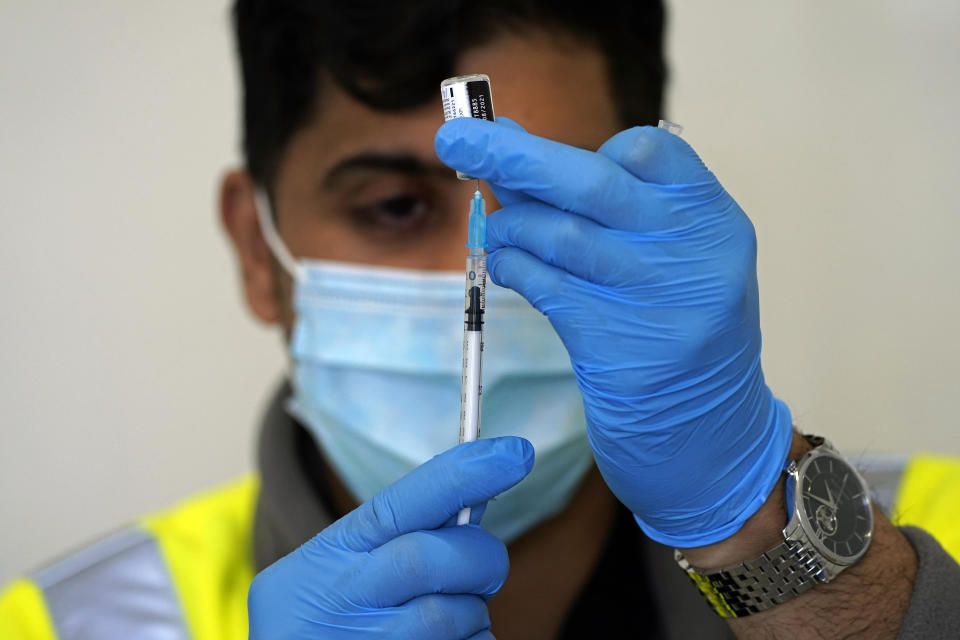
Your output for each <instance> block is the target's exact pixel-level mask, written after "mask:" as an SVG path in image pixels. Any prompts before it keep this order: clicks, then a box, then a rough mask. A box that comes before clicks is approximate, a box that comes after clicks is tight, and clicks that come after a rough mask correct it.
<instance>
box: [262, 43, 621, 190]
mask: <svg viewBox="0 0 960 640" xmlns="http://www.w3.org/2000/svg"><path fill="white" fill-rule="evenodd" d="M454 71H455V74H456V75H462V74H467V73H486V74H487V75H489V76H490V83H491V86H492V90H493V104H494V110H495V113H496V114H497V115H498V116H508V117H510V118H512V119H513V120H515V121H517V122H519V123H520V124H521V125H523V126H524V127H526V128H527V130H529V131H530V132H531V133H535V134H537V135H542V136H545V137H549V138H552V139H555V140H560V141H563V142H567V143H568V144H573V145H577V146H581V147H586V148H596V147H597V146H599V145H600V144H601V143H602V142H603V141H604V140H605V139H606V138H607V137H609V136H610V135H612V134H613V133H614V132H615V131H616V130H617V128H618V127H617V118H616V110H615V108H614V105H613V101H612V100H611V95H612V94H611V88H610V85H609V82H608V76H607V71H606V61H605V59H604V58H603V56H602V55H601V54H600V53H599V52H598V51H597V50H595V49H594V48H593V47H590V46H589V45H586V44H583V43H580V42H578V41H574V40H572V39H569V38H558V37H557V36H556V35H555V34H554V35H551V34H548V33H540V32H533V33H531V34H525V35H523V36H514V35H509V36H503V37H500V38H498V39H497V40H495V41H493V42H491V43H490V44H488V45H485V46H482V47H476V48H474V49H470V50H468V51H466V52H465V53H464V54H463V55H462V56H461V57H460V59H459V60H458V61H457V65H456V68H455V70H454ZM442 79H443V78H438V79H437V98H436V100H435V101H430V102H428V103H427V104H424V105H421V106H419V107H416V108H413V109H409V110H405V111H400V112H396V111H394V112H390V111H379V110H376V109H373V108H371V107H368V106H366V105H364V104H362V103H361V102H359V101H357V100H355V99H354V98H352V97H351V96H350V95H348V94H347V93H346V92H344V91H343V90H342V89H340V88H339V87H338V86H337V85H336V84H335V83H332V82H324V83H323V85H322V86H321V92H320V93H321V98H320V100H319V104H318V107H317V109H316V113H315V114H314V117H313V118H312V119H311V121H310V123H309V124H308V125H307V126H306V127H305V128H304V129H303V130H301V131H300V132H298V133H297V134H295V135H294V137H293V138H292V139H291V141H290V145H289V147H288V149H287V153H285V154H284V156H285V158H284V161H283V162H282V163H281V170H280V173H281V174H284V173H287V172H288V171H289V170H291V169H292V170H293V171H294V172H296V173H299V172H300V171H309V172H311V173H314V175H316V173H315V172H321V173H322V172H324V171H325V170H327V169H329V168H330V167H331V166H332V165H334V164H335V163H336V162H337V161H338V159H341V158H344V157H346V156H350V155H353V154H357V153H363V152H371V151H373V152H377V151H383V152H396V151H403V152H406V153H414V154H417V155H420V156H422V157H423V158H424V159H425V160H430V159H435V156H434V153H433V136H434V133H435V132H436V130H437V128H438V127H439V126H440V125H441V124H442V123H443V110H442V108H441V103H440V80H442Z"/></svg>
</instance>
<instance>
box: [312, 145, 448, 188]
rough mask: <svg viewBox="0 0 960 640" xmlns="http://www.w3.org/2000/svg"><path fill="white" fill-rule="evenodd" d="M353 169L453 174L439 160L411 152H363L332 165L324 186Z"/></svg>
mask: <svg viewBox="0 0 960 640" xmlns="http://www.w3.org/2000/svg"><path fill="white" fill-rule="evenodd" d="M354 171H390V172H393V173H403V174H406V175H410V176H428V175H433V174H441V175H448V176H450V177H453V176H454V171H453V169H451V168H449V167H447V166H446V165H444V164H441V163H440V162H439V161H438V162H431V163H427V162H424V161H423V159H421V158H419V157H418V156H416V155H414V154H412V153H377V152H365V153H359V154H357V155H354V156H350V157H348V158H344V159H343V160H341V161H340V162H338V163H337V164H335V165H333V167H332V168H331V169H330V170H329V171H327V175H326V176H325V177H324V179H323V186H324V188H329V187H333V186H336V183H337V182H338V181H340V180H341V179H343V178H344V177H345V176H347V175H349V174H350V173H353V172H354Z"/></svg>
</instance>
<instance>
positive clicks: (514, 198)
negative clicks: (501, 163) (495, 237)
mask: <svg viewBox="0 0 960 640" xmlns="http://www.w3.org/2000/svg"><path fill="white" fill-rule="evenodd" d="M497 124H499V125H501V126H504V127H507V128H508V129H513V130H514V131H519V132H521V133H526V132H527V130H526V129H524V128H523V127H522V126H520V125H519V124H517V123H516V122H514V121H513V120H511V119H510V118H506V117H504V116H499V117H498V118H497ZM487 184H488V185H490V188H491V189H492V190H493V195H494V196H496V198H497V202H499V203H500V206H501V207H506V206H509V205H511V204H517V203H520V202H531V201H533V198H532V197H530V196H528V195H527V194H525V193H523V192H522V191H513V190H512V189H507V188H506V187H501V186H500V185H498V184H495V183H487Z"/></svg>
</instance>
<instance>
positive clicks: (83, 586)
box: [32, 527, 189, 640]
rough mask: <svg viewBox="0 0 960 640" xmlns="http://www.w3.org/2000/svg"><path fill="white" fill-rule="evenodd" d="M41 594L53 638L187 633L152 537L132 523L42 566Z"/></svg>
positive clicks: (174, 637) (37, 578)
mask: <svg viewBox="0 0 960 640" xmlns="http://www.w3.org/2000/svg"><path fill="white" fill-rule="evenodd" d="M32 577H33V580H34V582H35V583H36V584H37V586H38V587H39V588H40V589H41V591H42V592H43V597H44V600H45V601H46V605H47V611H48V613H49V615H50V618H51V619H52V621H53V626H54V628H55V630H56V633H57V637H58V638H62V639H64V640H75V639H76V640H86V639H87V638H89V639H91V640H93V639H95V638H96V639H100V638H151V639H152V638H156V639H158V640H159V639H161V638H162V639H164V640H180V639H186V638H188V637H189V634H188V633H187V628H186V625H185V622H184V619H183V614H182V612H181V609H180V603H179V602H178V601H177V596H176V594H175V591H174V587H173V584H172V583H171V581H170V575H169V573H168V572H167V568H166V565H165V564H164V561H163V557H162V556H161V554H160V550H159V548H158V545H157V542H156V540H155V539H154V538H153V536H152V535H150V534H149V533H147V532H146V531H144V530H143V529H140V528H138V527H131V528H129V529H125V530H123V531H121V532H119V533H116V534H114V535H112V536H110V537H109V538H106V539H105V540H101V541H100V542H98V543H96V544H94V545H92V546H90V547H87V548H86V549H83V550H82V551H79V552H77V553H75V554H73V555H71V556H70V557H68V558H66V559H64V560H62V561H60V562H58V563H56V564H54V565H52V566H49V567H47V568H45V569H42V570H40V571H38V572H37V573H35V574H34V575H33V576H32Z"/></svg>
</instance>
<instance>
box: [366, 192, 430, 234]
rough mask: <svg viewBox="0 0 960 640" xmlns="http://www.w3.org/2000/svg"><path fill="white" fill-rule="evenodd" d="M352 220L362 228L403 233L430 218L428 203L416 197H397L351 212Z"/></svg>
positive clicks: (405, 195) (406, 195)
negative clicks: (362, 226)
mask: <svg viewBox="0 0 960 640" xmlns="http://www.w3.org/2000/svg"><path fill="white" fill-rule="evenodd" d="M352 215H353V216H354V219H355V220H356V221H357V222H358V223H360V224H361V225H364V226H377V227H380V228H381V229H386V230H397V231H403V230H407V229H412V228H414V227H416V226H418V225H420V224H422V223H424V222H425V221H426V220H427V219H428V218H429V216H430V203H429V202H427V200H425V199H424V198H421V197H419V196H416V195H408V194H404V195H398V196H393V197H391V198H386V199H384V200H380V201H378V202H375V203H374V204H372V205H369V206H365V207H358V208H355V209H353V210H352Z"/></svg>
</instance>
